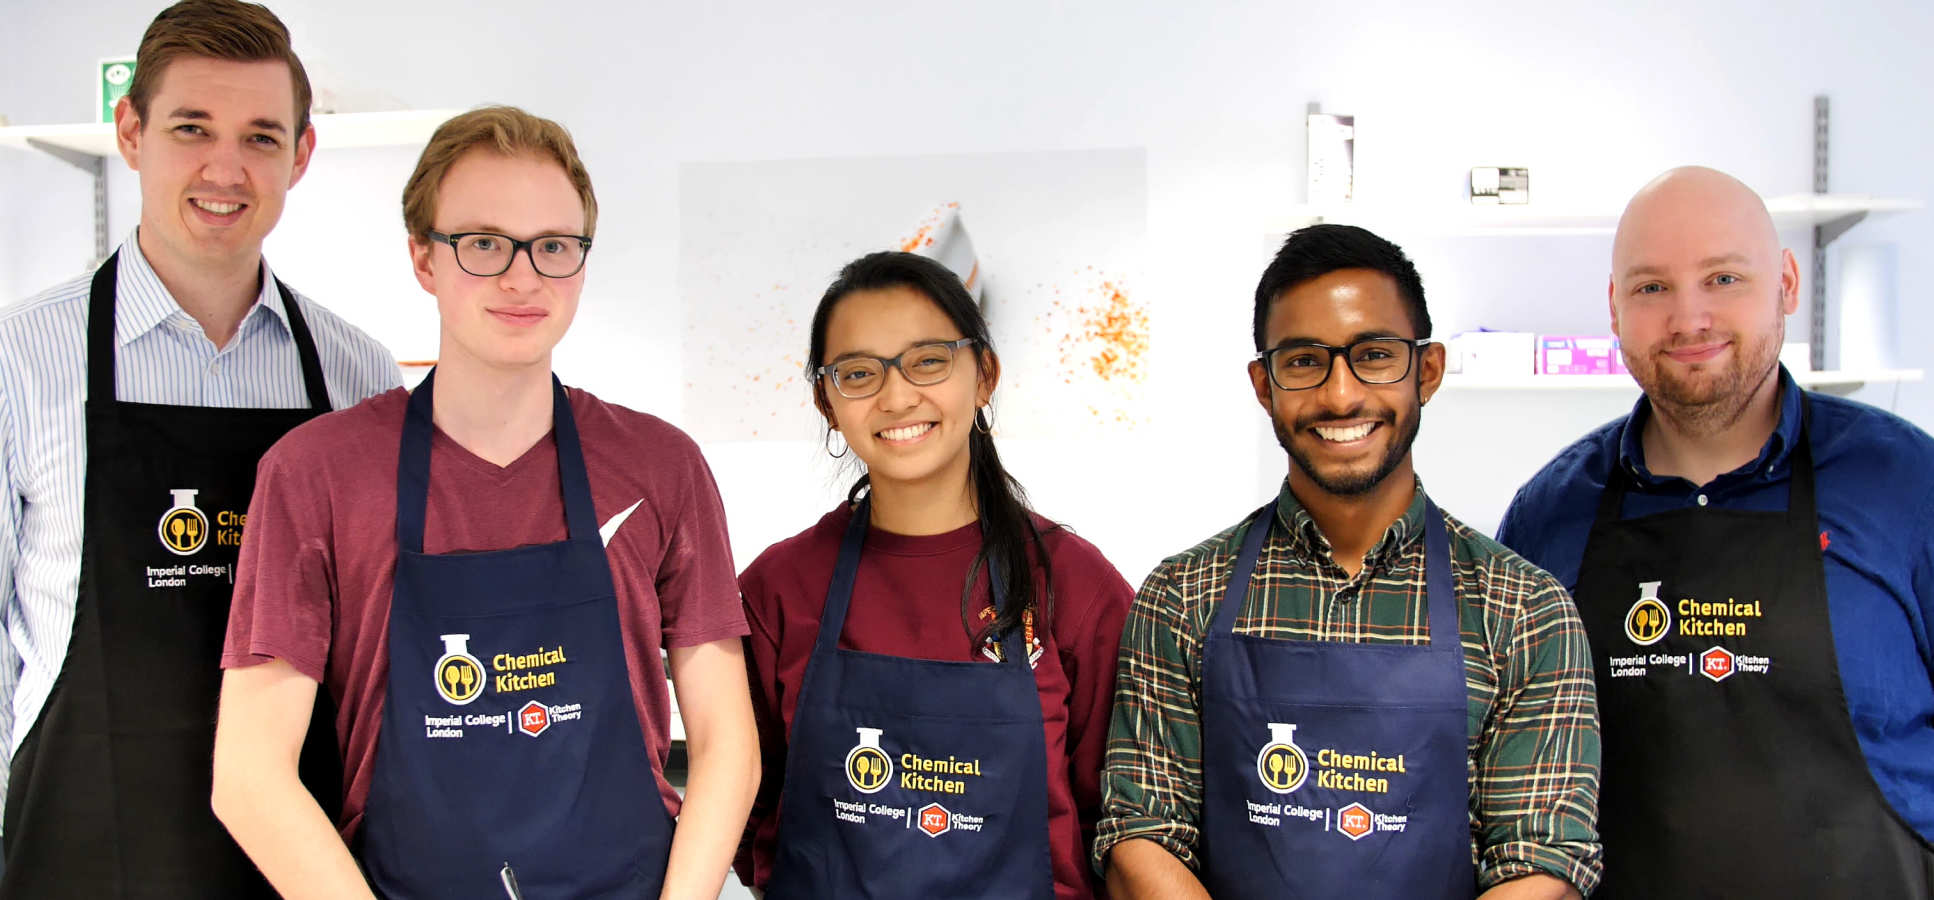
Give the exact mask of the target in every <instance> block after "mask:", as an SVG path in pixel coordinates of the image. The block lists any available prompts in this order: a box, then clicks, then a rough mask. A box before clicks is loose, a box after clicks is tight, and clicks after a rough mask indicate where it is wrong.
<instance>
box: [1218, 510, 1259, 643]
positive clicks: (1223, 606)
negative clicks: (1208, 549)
mask: <svg viewBox="0 0 1934 900" xmlns="http://www.w3.org/2000/svg"><path fill="white" fill-rule="evenodd" d="M1275 525H1276V501H1275V500H1271V501H1269V502H1268V503H1265V504H1263V505H1262V508H1261V509H1258V510H1256V512H1255V514H1254V515H1253V516H1251V517H1250V520H1249V529H1248V530H1247V531H1245V532H1244V533H1243V535H1242V549H1241V550H1239V551H1237V552H1236V567H1235V569H1234V571H1231V572H1230V573H1229V581H1228V584H1227V585H1226V586H1225V587H1224V588H1223V591H1222V602H1221V603H1220V604H1218V605H1217V606H1216V608H1215V619H1214V620H1213V621H1211V623H1210V624H1209V632H1208V633H1209V634H1211V635H1221V634H1228V633H1230V632H1231V631H1232V630H1234V628H1235V625H1236V613H1238V612H1241V611H1242V604H1243V601H1244V600H1246V599H1248V597H1249V578H1250V576H1251V575H1253V574H1255V571H1256V558H1257V557H1259V556H1261V555H1262V542H1263V539H1264V538H1267V537H1269V532H1270V530H1271V529H1272V528H1274V527H1275Z"/></svg>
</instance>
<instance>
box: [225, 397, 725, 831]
mask: <svg viewBox="0 0 1934 900" xmlns="http://www.w3.org/2000/svg"><path fill="white" fill-rule="evenodd" d="M568 394H569V396H570V400H571V410H572V412H573V413H574V414H575V416H576V418H577V427H578V436H579V439H580V442H581V443H582V445H583V447H584V463H585V468H586V469H587V470H588V471H589V475H590V479H591V500H592V506H593V507H595V509H596V511H597V519H598V523H599V524H600V526H603V530H604V531H607V532H611V528H610V523H611V522H612V521H613V520H614V519H616V518H617V517H619V516H624V518H623V519H622V521H619V522H618V523H617V528H616V530H615V532H611V533H609V534H607V536H606V539H605V542H606V546H605V557H606V558H607V559H608V560H609V561H610V564H611V577H612V580H613V581H614V582H615V583H616V585H617V589H618V625H619V628H620V629H621V630H622V632H623V641H624V648H625V662H626V664H627V665H628V666H629V668H630V672H631V697H632V701H633V702H634V703H635V704H636V706H637V710H638V721H639V723H640V724H641V725H642V727H643V734H642V735H641V737H642V739H643V740H644V742H645V746H646V747H647V748H648V750H649V751H650V757H651V760H652V766H653V770H654V773H656V774H658V790H659V793H660V794H662V795H663V797H664V802H665V808H666V809H667V810H669V811H670V812H671V813H672V814H673V815H677V814H678V804H679V800H678V795H677V793H676V792H674V791H673V790H672V788H671V786H670V785H669V784H667V783H666V782H665V778H664V775H663V774H662V773H663V770H664V766H665V757H666V754H667V753H668V752H669V751H670V748H671V741H670V738H669V731H670V725H671V715H670V709H671V703H670V694H669V691H668V689H667V685H666V682H665V673H664V667H663V663H662V661H661V658H660V655H659V650H660V648H667V649H669V648H672V647H690V646H695V645H698V644H704V643H707V642H710V641H716V640H723V639H728V638H734V637H739V636H741V635H744V634H745V633H746V625H745V616H744V612H743V609H742V607H741V606H740V604H739V601H738V586H737V584H736V582H735V581H734V579H733V577H732V553H731V549H730V547H729V546H728V544H727V541H726V531H725V512H724V509H723V508H722V506H721V504H720V502H719V494H718V488H717V487H716V486H715V485H714V484H713V482H712V472H711V470H710V469H709V468H707V467H706V465H705V460H704V458H703V457H701V456H700V455H699V452H698V447H697V445H696V444H694V443H693V442H692V440H691V438H689V437H687V436H686V435H685V433H684V432H681V431H679V430H678V429H677V428H674V427H672V426H671V425H670V424H667V423H666V422H664V421H662V420H660V419H658V418H655V417H653V416H649V415H646V414H644V413H640V412H636V411H633V410H629V409H626V408H624V407H622V406H615V405H613V404H609V403H605V402H604V401H602V400H599V399H598V398H596V397H593V396H591V395H590V394H588V393H585V392H584V391H580V390H576V389H571V390H569V391H568ZM408 402H409V395H408V394H407V393H405V392H404V391H403V390H402V389H400V388H399V389H396V390H392V391H389V392H388V393H383V394H378V395H376V396H374V397H371V398H369V399H368V400H365V401H363V402H362V403H360V404H357V405H356V406H354V407H351V408H349V409H346V410H342V411H340V412H335V413H331V414H329V415H326V416H322V417H320V418H318V419H315V420H313V421H311V422H308V423H306V424H304V425H303V426H301V427H300V428H297V429H296V430H294V431H291V432H290V433H289V434H288V435H287V436H286V437H284V438H283V439H282V440H281V441H280V442H278V443H277V444H276V445H275V446H274V448H272V449H270V450H269V452H268V455H266V456H264V457H263V458H262V462H261V465H260V467H259V468H258V471H257V474H256V481H255V497H254V499H253V500H252V501H251V502H250V503H249V511H248V528H247V529H246V531H245V535H246V536H245V537H244V538H243V541H242V557H241V562H240V563H239V565H238V566H237V569H236V576H235V605H234V608H233V610H232V611H231V612H230V614H229V619H228V646H227V648H226V650H225V651H224V652H223V654H222V666H223V667H224V668H236V667H240V666H250V665H255V664H257V663H262V662H267V661H269V660H271V659H282V660H287V661H288V662H289V664H290V665H292V666H294V667H295V668H296V671H299V672H301V673H302V674H304V675H307V676H309V677H310V678H314V679H316V681H317V682H319V683H321V684H322V685H324V686H325V688H326V689H327V690H328V691H329V694H330V697H331V698H333V699H334V700H335V702H336V708H337V713H336V739H337V741H338V743H339V745H340V746H341V747H342V748H343V782H344V785H343V815H342V819H341V820H340V822H339V823H338V824H339V826H340V827H341V829H342V832H343V836H344V837H345V839H347V838H349V837H350V836H352V835H353V834H354V833H355V830H356V828H357V826H358V825H360V824H361V822H362V815H363V807H364V804H365V803H366V802H367V801H368V799H369V785H370V777H371V775H373V774H374V764H375V760H376V740H377V732H378V731H380V730H381V728H382V715H383V700H384V696H385V694H384V691H385V686H386V679H387V677H388V674H389V612H390V594H391V588H392V585H393V578H394V575H395V572H396V461H397V456H398V454H399V452H400V450H399V448H400V445H401V441H402V436H403V413H404V409H405V407H406V406H407V404H408ZM634 504H635V508H633V506H634ZM627 511H629V512H628V514H627ZM568 533H569V528H568V527H567V526H566V525H565V522H564V502H563V496H562V493H561V489H560V487H559V484H558V474H557V444H556V442H555V441H554V440H553V438H552V437H551V436H550V435H548V434H547V435H545V437H544V438H543V439H542V440H540V441H538V442H537V444H536V445H535V446H533V447H531V449H530V450H529V451H527V452H525V453H524V455H523V456H521V457H519V458H518V459H517V460H516V461H514V462H512V463H511V464H510V465H509V466H507V467H502V468H500V467H498V466H496V465H493V464H491V463H490V462H487V461H485V460H484V459H482V458H480V457H478V456H476V455H474V454H472V453H470V452H469V451H468V450H465V449H463V447H462V446H460V445H458V444H457V443H456V442H455V441H453V440H451V439H450V437H449V436H448V435H446V434H444V433H443V432H442V431H441V430H438V431H436V432H435V433H434V435H433V436H432V438H431V442H430V497H429V509H428V522H427V523H426V525H425V529H424V536H423V549H424V551H425V552H428V553H459V552H465V551H473V552H474V551H485V550H505V549H509V548H512V547H520V546H524V545H528V544H547V543H555V542H557V541H561V540H564V539H565V538H566V537H567V535H568Z"/></svg>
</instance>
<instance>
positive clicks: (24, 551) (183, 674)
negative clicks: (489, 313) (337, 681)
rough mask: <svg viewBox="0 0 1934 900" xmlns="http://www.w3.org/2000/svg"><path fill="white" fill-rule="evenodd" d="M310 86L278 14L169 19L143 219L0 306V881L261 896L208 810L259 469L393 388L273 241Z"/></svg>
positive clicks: (201, 8) (146, 149)
mask: <svg viewBox="0 0 1934 900" xmlns="http://www.w3.org/2000/svg"><path fill="white" fill-rule="evenodd" d="M309 97H310V92H309V86H308V80H307V77H306V76H305V75H304V74H303V70H302V65H301V62H300V61H299V60H298V59H297V58H296V56H295V54H294V51H293V50H292V49H291V48H290V44H289V36H288V31H287V30H286V28H284V26H283V25H282V23H281V22H280V21H279V20H277V19H276V17H275V16H274V14H273V13H270V12H269V11H268V10H267V9H265V8H263V7H261V6H256V5H254V4H246V3H241V2H237V0H185V2H182V3H179V4H177V5H175V6H173V7H170V8H169V9H167V10H165V11H163V12H162V13H161V14H160V15H159V16H158V17H157V18H156V19H155V21H154V22H153V23H152V24H151V25H150V26H149V28H148V31H147V33H146V35H145V36H144V37H143V39H142V41H141V45H140V50H139V52H138V55H137V63H136V73H135V78H134V83H133V84H132V86H131V91H130V93H129V95H128V97H127V98H126V99H124V100H122V101H120V105H119V107H118V108H117V109H116V112H115V125H116V132H117V137H118V144H119V150H120V153H121V155H122V158H123V159H124V160H126V162H127V163H128V166H129V167H130V168H132V169H134V170H136V171H137V172H138V173H139V176H140V186H141V217H140V224H139V227H138V228H137V229H136V230H135V232H134V233H133V234H132V235H130V236H129V237H128V239H127V240H126V241H125V242H124V243H122V244H121V246H120V248H119V249H118V251H117V252H116V253H115V254H114V255H113V256H111V257H110V258H109V259H108V260H107V262H106V263H105V264H103V265H102V266H101V267H100V268H99V269H98V270H97V271H94V272H90V273H88V274H87V275H84V276H82V277H80V278H76V279H75V280H73V281H70V282H68V283H66V284H63V285H59V286H57V287H55V288H53V289H51V290H49V291H47V292H45V293H43V294H41V295H39V296H36V297H34V298H31V299H29V300H27V301H25V302H23V303H19V304H16V305H14V306H11V307H8V308H6V309H4V310H0V621H3V622H4V628H5V637H6V639H5V641H0V757H4V758H5V761H6V762H7V763H8V767H7V770H6V774H7V776H8V777H7V778H5V779H4V782H3V784H4V788H5V790H6V796H5V799H6V814H5V820H4V834H3V835H0V837H3V838H4V848H5V872H4V876H3V877H0V898H13V897H35V898H47V897H90V898H98V897H122V896H129V895H131V894H132V893H134V892H139V893H140V896H144V897H183V898H188V897H196V898H204V897H236V896H262V895H264V894H265V892H266V885H261V884H260V878H259V876H256V875H255V874H254V872H253V870H252V868H250V867H248V864H247V860H246V859H245V858H243V857H241V855H240V853H239V851H237V850H235V849H234V848H233V845H232V843H229V842H228V839H227V836H226V834H225V833H223V832H222V831H221V830H220V825H219V824H218V823H216V822H215V821H214V817H213V815H212V814H210V812H209V810H208V802H207V796H208V787H207V785H208V778H209V776H208V772H209V768H210V765H211V761H210V756H209V748H210V746H211V742H212V740H213V715H214V708H215V707H214V703H215V699H216V688H217V685H218V683H219V678H220V670H219V664H220V659H219V657H220V650H221V638H222V634H223V629H224V627H225V624H226V619H227V608H228V599H229V598H228V594H229V591H230V586H231V584H232V578H233V573H234V562H235V557H236V553H237V551H238V548H239V544H240V542H241V534H242V530H243V528H244V527H245V525H246V517H245V510H246V509H247V504H248V499H249V489H250V485H252V483H253V479H254V470H255V463H256V459H257V458H258V457H259V456H260V453H261V452H262V450H265V449H266V448H267V446H268V444H269V443H272V442H273V440H274V438H276V437H279V436H280V434H281V433H282V432H283V431H286V430H287V429H288V428H289V427H293V425H294V424H295V423H296V422H298V421H300V420H302V419H305V418H308V417H310V416H313V415H316V414H319V413H321V412H324V411H327V410H328V409H330V408H342V407H345V406H349V405H351V404H354V403H356V402H357V401H359V400H361V399H363V398H364V397H367V396H369V395H371V394H374V393H378V392H381V391H383V390H386V389H388V388H392V387H395V386H397V385H398V384H399V382H400V377H399V372H398V370H397V368H396V363H395V361H394V360H393V359H392V358H391V356H390V354H389V353H388V351H386V350H384V349H383V347H382V346H380V345H379V344H377V343H376V342H375V341H373V340H371V339H370V338H369V337H368V336H367V335H365V334H363V333H362V332H361V331H358V330H357V329H356V328H355V327H353V326H351V325H349V324H348V323H347V322H344V321H343V320H342V319H339V318H337V317H336V316H334V315H331V314H330V313H329V312H327V311H326V310H324V309H322V308H321V307H320V306H317V305H316V304H315V303H313V302H310V301H308V300H307V299H306V298H301V297H299V296H298V295H296V294H295V293H294V292H293V291H291V290H289V289H287V288H286V286H284V285H282V284H281V283H280V282H279V281H277V280H276V278H275V276H274V275H273V274H272V273H271V272H270V271H269V268H268V265H267V263H265V262H264V261H263V258H262V240H263V238H264V237H266V236H267V235H268V233H269V231H270V229H272V228H273V227H274V226H275V223H276V221H277V219H278V218H279V217H280V216H281V213H282V205H283V198H284V195H285V194H286V192H287V191H288V190H289V188H290V187H292V186H293V185H294V184H295V183H296V182H297V181H298V180H299V179H300V178H301V177H302V174H303V171H304V170H305V169H306V168H307V166H308V163H309V158H310V153H311V151H312V150H313V148H314V146H315V132H314V130H313V129H311V128H310V127H309V122H308V120H309ZM328 750H329V751H330V752H331V753H333V751H334V747H333V744H332V745H331V746H330V747H329V748H328ZM325 781H326V779H325ZM323 787H324V788H325V789H331V788H333V786H331V785H327V784H324V785H323ZM250 879H253V881H251V880H250Z"/></svg>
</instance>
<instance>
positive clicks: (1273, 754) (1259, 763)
mask: <svg viewBox="0 0 1934 900" xmlns="http://www.w3.org/2000/svg"><path fill="white" fill-rule="evenodd" d="M1256 777H1257V778H1260V779H1262V786H1263V787H1266V788H1268V789H1270V790H1271V791H1274V792H1275V793H1278V794H1288V793H1293V792H1294V791H1295V790H1296V789H1297V788H1299V787H1302V786H1303V781H1304V780H1305V779H1307V778H1308V777H1309V756H1308V755H1307V754H1305V753H1304V752H1303V748H1301V747H1298V746H1296V726H1294V725H1287V724H1284V723H1282V722H1271V723H1269V743H1267V744H1264V745H1263V748H1262V750H1261V751H1260V752H1258V753H1257V754H1256Z"/></svg>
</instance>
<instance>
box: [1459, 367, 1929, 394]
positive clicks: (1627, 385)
mask: <svg viewBox="0 0 1934 900" xmlns="http://www.w3.org/2000/svg"><path fill="white" fill-rule="evenodd" d="M1922 377H1923V373H1922V371H1921V370H1920V369H1841V370H1836V371H1830V372H1794V373H1793V380H1795V381H1797V382H1799V383H1800V385H1801V386H1802V387H1809V388H1854V387H1858V386H1860V385H1863V384H1895V383H1902V382H1915V381H1920V380H1921V378H1922ZM1444 387H1445V388H1447V389H1450V390H1459V391H1629V392H1631V393H1637V392H1638V388H1639V386H1638V383H1637V382H1635V381H1633V380H1632V376H1630V375H1463V374H1451V375H1446V376H1444Z"/></svg>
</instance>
